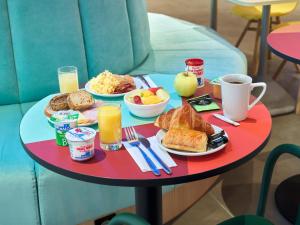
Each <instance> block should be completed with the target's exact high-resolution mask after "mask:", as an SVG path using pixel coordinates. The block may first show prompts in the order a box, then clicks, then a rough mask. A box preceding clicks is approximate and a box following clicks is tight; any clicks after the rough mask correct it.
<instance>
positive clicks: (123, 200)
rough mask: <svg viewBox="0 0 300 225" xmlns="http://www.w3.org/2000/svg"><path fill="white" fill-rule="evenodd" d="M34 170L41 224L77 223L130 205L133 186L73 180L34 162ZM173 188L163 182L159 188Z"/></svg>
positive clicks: (132, 202) (61, 224)
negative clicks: (162, 185) (35, 171)
mask: <svg viewBox="0 0 300 225" xmlns="http://www.w3.org/2000/svg"><path fill="white" fill-rule="evenodd" d="M36 170H37V184H38V190H39V195H38V196H39V203H40V212H41V221H42V224H45V225H57V224H59V225H70V224H79V223H81V222H84V221H86V220H90V219H95V218H99V217H101V216H105V215H107V214H110V213H112V212H115V211H117V210H118V209H121V208H126V207H129V206H131V205H134V189H133V188H129V187H118V186H107V185H100V184H92V183H87V182H82V181H78V180H74V179H71V178H67V177H64V176H61V175H59V174H56V173H53V172H51V171H49V170H47V169H45V168H44V167H42V166H40V165H38V164H36ZM173 188H174V185H171V186H166V187H164V188H163V191H164V192H166V191H170V190H172V189H173Z"/></svg>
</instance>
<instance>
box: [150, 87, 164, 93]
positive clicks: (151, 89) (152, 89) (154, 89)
mask: <svg viewBox="0 0 300 225" xmlns="http://www.w3.org/2000/svg"><path fill="white" fill-rule="evenodd" d="M159 89H161V87H156V88H149V89H148V90H149V91H151V92H152V93H153V94H155V95H156V92H157V91H158V90H159Z"/></svg>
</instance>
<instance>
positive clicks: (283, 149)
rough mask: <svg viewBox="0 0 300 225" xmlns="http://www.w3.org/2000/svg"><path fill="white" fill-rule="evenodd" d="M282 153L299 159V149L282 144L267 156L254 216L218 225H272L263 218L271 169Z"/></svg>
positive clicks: (237, 218)
mask: <svg viewBox="0 0 300 225" xmlns="http://www.w3.org/2000/svg"><path fill="white" fill-rule="evenodd" d="M284 153H289V154H291V155H294V156H297V157H298V158H300V147H299V146H296V145H292V144H283V145H279V146H278V147H276V148H275V149H274V150H273V151H272V152H271V153H270V155H269V157H268V159H267V161H266V165H265V168H264V174H263V177H262V186H261V190H260V196H259V202H258V207H257V210H256V215H242V216H237V217H234V218H231V219H229V220H226V221H224V222H222V223H219V224H218V225H273V223H271V222H270V221H269V220H267V219H266V218H264V217H263V216H264V213H265V208H266V200H267V194H268V190H269V186H270V181H271V178H272V173H273V169H274V166H275V163H276V161H277V159H278V158H279V156H281V155H282V154H284ZM295 225H300V207H299V208H298V216H297V220H296V223H295Z"/></svg>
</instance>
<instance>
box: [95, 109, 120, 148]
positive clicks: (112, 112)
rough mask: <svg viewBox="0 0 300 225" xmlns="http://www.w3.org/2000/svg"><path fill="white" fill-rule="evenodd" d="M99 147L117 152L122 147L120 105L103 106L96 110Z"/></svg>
mask: <svg viewBox="0 0 300 225" xmlns="http://www.w3.org/2000/svg"><path fill="white" fill-rule="evenodd" d="M98 127H99V137H100V147H101V148H102V149H104V150H118V149H120V148H121V146H122V122H121V105H120V104H104V105H102V106H100V107H99V108H98Z"/></svg>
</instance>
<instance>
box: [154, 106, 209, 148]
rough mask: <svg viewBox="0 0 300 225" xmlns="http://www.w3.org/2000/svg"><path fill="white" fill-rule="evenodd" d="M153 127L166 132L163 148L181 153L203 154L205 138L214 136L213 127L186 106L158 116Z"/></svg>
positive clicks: (205, 144) (205, 143) (205, 146)
mask: <svg viewBox="0 0 300 225" xmlns="http://www.w3.org/2000/svg"><path fill="white" fill-rule="evenodd" d="M154 125H155V126H157V127H159V128H161V129H164V130H167V132H166V134H165V136H164V138H163V140H162V144H163V145H164V146H165V147H167V148H172V149H176V150H181V151H191V152H205V151H206V150H207V140H208V138H207V136H208V135H212V134H214V129H213V127H212V126H211V125H210V124H209V123H207V122H205V121H204V120H203V119H202V117H201V116H200V115H199V114H197V113H196V112H195V111H194V110H193V109H192V108H191V106H190V105H187V104H186V105H183V106H182V107H180V108H177V109H171V110H169V111H168V112H166V113H164V114H162V115H160V116H159V117H158V118H157V119H156V121H155V123H154Z"/></svg>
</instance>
